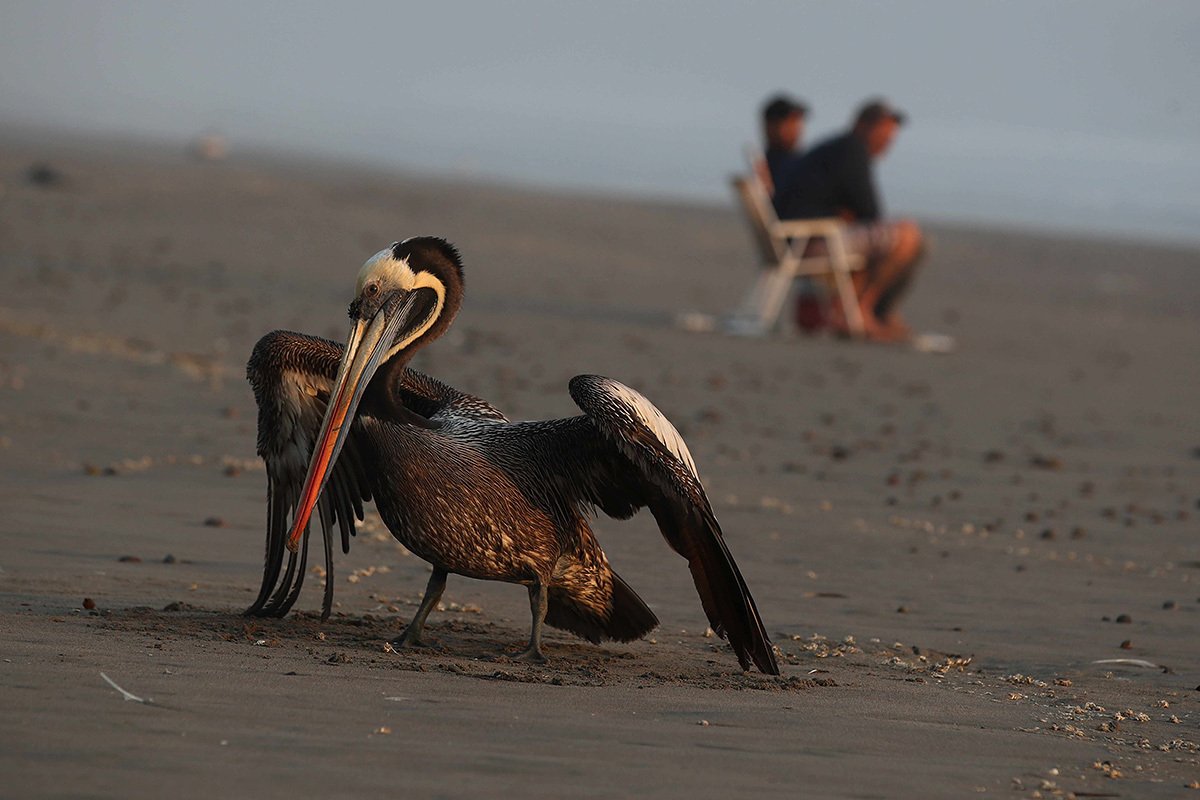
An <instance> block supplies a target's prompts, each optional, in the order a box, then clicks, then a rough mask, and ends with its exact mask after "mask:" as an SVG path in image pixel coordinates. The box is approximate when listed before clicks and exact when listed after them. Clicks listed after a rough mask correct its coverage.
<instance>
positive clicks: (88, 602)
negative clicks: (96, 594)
mask: <svg viewBox="0 0 1200 800" xmlns="http://www.w3.org/2000/svg"><path fill="white" fill-rule="evenodd" d="M83 607H84V608H86V609H87V610H88V611H91V610H92V609H93V608H95V607H96V601H95V600H93V599H92V598H90V597H85V598H83Z"/></svg>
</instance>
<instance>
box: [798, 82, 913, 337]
mask: <svg viewBox="0 0 1200 800" xmlns="http://www.w3.org/2000/svg"><path fill="white" fill-rule="evenodd" d="M904 119H905V117H904V114H902V113H901V112H899V111H897V110H895V109H894V108H892V107H891V106H889V105H888V104H887V103H886V102H885V101H883V100H878V99H876V100H869V101H867V102H866V103H865V104H863V106H862V107H861V108H860V109H859V111H858V114H857V116H856V117H855V120H854V125H853V126H852V127H851V128H850V130H849V131H847V132H845V133H843V134H841V135H839V136H834V137H833V138H830V139H826V140H825V141H823V142H821V143H820V144H818V145H817V146H816V147H814V148H813V149H812V150H810V151H809V152H808V153H806V154H805V155H804V156H803V157H802V158H801V159H800V160H799V161H797V162H796V164H795V166H794V168H793V169H792V170H791V172H790V173H789V175H788V176H787V178H786V179H785V180H784V181H783V182H782V183H781V184H779V185H777V187H776V191H775V207H776V209H777V210H778V212H779V216H780V218H781V219H814V218H818V217H841V218H842V219H845V220H846V221H847V222H849V223H851V224H850V227H849V231H848V235H847V237H846V239H847V245H848V247H849V248H850V250H851V251H852V252H854V253H857V254H859V255H862V256H863V257H864V258H866V260H867V268H866V269H865V270H863V271H862V272H859V273H856V274H855V288H856V289H857V291H858V301H859V306H860V308H861V309H862V316H863V325H864V327H865V329H866V333H867V335H868V336H869V337H870V338H872V339H877V340H883V341H895V340H901V339H906V338H908V336H909V335H910V331H909V329H908V326H907V325H905V324H904V321H903V320H902V319H901V317H900V315H899V314H898V313H897V311H896V309H895V306H896V301H897V300H898V299H899V298H900V295H901V294H902V293H903V291H904V289H906V288H907V286H908V284H909V282H910V280H911V279H912V273H913V270H914V269H915V267H916V263H917V261H918V260H919V259H920V256H921V252H922V248H923V243H922V236H921V229H920V228H919V227H917V224H916V223H915V222H913V221H911V220H888V221H885V220H884V219H883V206H882V203H881V202H880V200H879V194H878V192H877V191H876V190H875V179H874V175H873V172H872V162H873V161H874V160H875V159H877V158H879V157H881V156H882V155H883V154H884V153H885V152H887V149H888V147H889V146H890V145H891V143H892V139H894V138H895V136H896V132H897V131H898V130H899V128H900V126H901V125H903V124H904Z"/></svg>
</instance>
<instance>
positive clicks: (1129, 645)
mask: <svg viewBox="0 0 1200 800" xmlns="http://www.w3.org/2000/svg"><path fill="white" fill-rule="evenodd" d="M1121 649H1122V650H1132V649H1133V642H1132V641H1130V640H1129V639H1126V640H1125V641H1123V642H1121Z"/></svg>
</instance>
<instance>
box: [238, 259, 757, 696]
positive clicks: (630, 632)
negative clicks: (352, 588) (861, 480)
mask: <svg viewBox="0 0 1200 800" xmlns="http://www.w3.org/2000/svg"><path fill="white" fill-rule="evenodd" d="M462 297H463V275H462V260H461V258H460V256H459V253H458V251H457V250H456V249H455V248H454V247H453V245H451V244H450V243H448V242H446V241H445V240H443V239H439V238H434V237H417V238H412V239H407V240H405V241H403V242H397V243H394V244H392V245H391V246H389V247H387V248H386V249H384V250H381V251H380V252H379V253H376V254H375V255H374V256H372V257H371V258H370V259H368V260H367V262H366V263H365V264H364V265H363V267H362V269H361V270H360V271H359V274H358V282H357V286H356V289H355V296H354V300H353V302H352V303H351V304H350V309H349V314H350V320H351V328H350V335H349V339H348V340H347V342H346V344H345V346H344V347H343V346H341V345H339V344H337V343H336V342H332V341H328V340H325V339H320V338H317V337H312V336H306V335H303V334H298V333H290V332H286V331H274V332H272V333H269V334H267V335H266V336H264V337H263V338H262V339H261V340H260V341H259V342H258V344H257V345H256V346H255V348H254V352H253V354H252V355H251V357H250V361H249V363H248V365H247V377H248V379H249V381H250V384H251V386H252V388H253V390H254V396H255V399H256V401H257V403H258V453H259V455H260V456H262V458H263V460H264V461H265V462H266V468H267V487H268V489H267V495H268V511H267V540H266V553H265V560H264V569H263V581H262V587H261V589H260V591H259V594H258V598H257V599H256V600H255V602H254V604H253V605H251V606H250V608H248V609H247V610H246V613H247V614H250V615H257V616H283V615H285V614H286V613H287V612H288V610H289V609H290V608H291V607H292V605H293V604H294V603H295V602H296V599H297V597H298V596H299V593H300V588H301V585H302V583H303V580H304V572H305V569H306V563H307V553H308V547H307V544H308V537H309V532H310V521H311V520H312V518H313V513H314V511H315V512H316V515H317V516H316V519H317V521H318V522H319V524H320V528H321V531H322V537H323V540H324V550H325V569H326V576H325V596H324V602H323V618H327V617H328V615H329V610H330V607H331V603H332V592H333V555H332V553H333V536H334V533H333V531H334V528H335V526H336V527H337V528H338V529H339V530H340V533H341V544H342V550H343V552H349V542H350V536H351V535H352V534H353V533H354V521H355V519H358V520H361V519H362V518H363V505H362V504H363V502H364V501H369V500H371V499H374V502H375V505H376V509H377V510H378V512H379V515H380V517H381V518H382V519H383V521H384V523H385V524H386V525H387V527H388V529H389V530H390V531H391V533H392V535H393V536H395V537H396V539H397V540H399V541H400V543H401V544H403V545H404V546H405V547H406V548H408V550H410V551H411V552H413V553H415V554H416V555H417V556H419V557H421V558H422V559H424V560H425V561H428V562H429V563H430V564H431V565H432V567H433V571H432V574H431V576H430V578H429V584H428V586H427V587H426V589H425V595H424V598H423V599H422V601H421V603H420V606H419V607H418V609H417V612H416V614H415V615H414V617H413V619H412V621H411V622H410V623H409V624H408V626H407V628H405V630H404V633H403V635H402V636H400V637H399V638H398V639H397V640H396V641H395V642H394V644H395V645H397V646H402V647H403V646H413V645H418V644H421V636H422V632H423V630H424V626H425V621H426V619H427V617H428V616H429V613H430V611H431V610H432V609H433V608H434V607H435V606H436V605H437V602H438V599H439V598H440V597H441V595H442V592H443V590H444V589H445V586H446V579H447V576H448V575H449V574H450V573H453V574H455V575H464V576H467V577H470V578H478V579H482V580H494V581H504V582H508V583H517V584H522V585H524V586H526V587H527V588H528V592H529V604H530V611H531V615H532V628H531V631H530V635H529V645H528V647H527V648H526V649H525V650H524V651H523V652H522V653H521V654H520V655H519V656H518V658H520V659H523V660H528V661H534V662H540V661H543V660H544V656H543V654H542V648H541V639H542V629H543V625H551V626H553V627H556V628H561V629H564V630H567V631H570V632H572V633H574V634H576V635H578V636H580V637H582V638H584V639H587V640H588V641H590V642H593V643H598V642H600V641H603V640H615V641H622V642H624V641H633V640H635V639H639V638H641V637H643V636H645V635H646V634H647V633H649V632H650V631H651V630H653V629H654V627H655V626H657V625H658V619H657V618H656V617H655V615H654V613H653V612H652V611H651V610H650V609H649V608H648V607H647V606H646V604H645V603H644V602H643V601H642V599H641V598H640V597H638V595H637V594H636V593H635V592H634V591H633V589H631V588H630V587H629V586H628V584H626V583H625V581H623V580H622V579H621V578H620V577H619V576H618V575H617V574H616V573H615V572H614V571H613V570H612V568H611V567H610V566H609V563H608V559H607V557H606V556H605V554H604V551H603V550H602V549H601V548H600V544H599V543H598V542H597V541H596V537H595V535H594V534H593V532H592V529H591V526H590V525H589V519H590V518H592V517H593V516H594V514H595V512H596V511H597V510H599V511H603V512H604V513H605V514H607V515H608V516H610V517H614V518H616V519H627V518H629V517H631V516H632V515H633V514H634V513H635V512H636V511H637V510H638V509H640V508H643V507H649V509H650V511H651V513H652V514H653V515H654V517H655V519H656V521H657V522H658V526H659V528H660V530H661V531H662V534H663V536H664V538H665V539H666V540H667V543H668V544H669V545H670V546H671V547H672V548H673V549H674V550H675V551H676V552H677V553H679V554H680V555H682V556H683V557H684V558H686V559H687V562H688V567H689V568H690V570H691V574H692V578H693V581H694V583H695V586H696V590H697V592H698V593H699V595H700V602H701V605H702V606H703V609H704V612H705V614H706V615H707V617H708V621H709V624H710V626H711V627H712V629H713V631H715V632H716V633H717V634H718V635H720V636H721V637H722V638H727V639H728V640H729V643H730V645H731V646H732V648H733V651H734V653H735V654H736V656H737V659H738V662H739V663H740V664H741V667H742V669H743V670H748V669H750V665H751V663H753V664H754V665H755V666H756V667H757V668H758V669H759V670H761V671H762V672H764V673H768V674H771V675H777V674H779V666H778V664H777V662H776V659H775V653H774V650H773V648H772V646H771V644H770V642H769V641H768V639H767V634H766V632H765V630H764V629H763V624H762V620H761V618H760V617H759V614H758V609H757V608H756V607H755V604H754V599H753V598H752V597H751V595H750V590H749V589H748V588H747V587H746V582H745V581H744V580H743V579H742V575H741V573H740V572H739V571H738V568H737V564H735V563H734V560H733V556H732V555H731V554H730V552H729V550H728V549H727V547H726V546H725V541H724V537H723V535H722V533H721V528H720V526H719V525H718V524H717V520H716V517H715V516H714V515H713V511H712V507H711V505H710V504H709V501H708V497H707V496H706V495H705V493H704V488H703V486H702V485H701V482H700V478H699V475H698V473H697V470H696V464H695V462H694V461H693V460H692V456H691V454H690V453H689V452H688V448H687V445H686V444H685V443H684V441H683V438H682V437H681V436H680V435H679V433H678V431H676V430H675V428H674V427H673V426H672V425H671V423H670V422H669V421H667V419H666V417H664V416H663V415H662V413H661V412H659V410H658V409H657V408H655V407H654V406H653V405H652V404H651V403H650V401H649V400H647V399H646V398H645V397H643V396H642V395H641V394H639V393H638V392H636V391H634V390H633V389H630V388H629V387H627V386H624V385H623V384H621V383H618V382H617V381H614V380H610V379H608V378H602V377H599V376H595V375H580V376H577V377H575V378H573V379H572V380H571V381H570V384H569V391H570V394H571V397H572V398H573V399H574V400H575V402H576V403H577V404H578V405H579V407H580V409H581V410H582V411H583V414H582V415H580V416H576V417H571V418H568V419H554V420H544V421H537V422H516V423H514V422H510V421H509V420H508V419H506V418H505V417H504V415H503V414H501V413H500V412H499V411H497V410H496V409H495V408H493V407H492V406H491V405H490V404H488V403H487V402H486V401H484V400H482V399H480V398H478V397H474V396H472V395H469V394H465V393H463V392H459V391H456V390H455V389H452V388H451V387H449V386H447V385H445V384H443V383H441V382H440V381H438V380H435V379H434V378H431V377H429V376H427V375H423V374H421V373H420V372H417V371H416V370H413V369H410V368H409V366H408V364H409V362H410V361H411V360H412V358H413V356H414V354H415V353H416V352H417V351H418V350H419V349H420V348H421V347H424V346H425V345H427V344H429V343H430V342H432V341H433V340H435V339H437V338H438V337H439V336H441V335H442V334H444V333H445V332H446V330H447V329H448V328H449V327H450V324H451V323H452V322H453V320H454V317H455V315H456V314H457V313H458V310H459V308H460V306H461V303H462ZM289 520H290V521H289ZM285 549H286V550H287V551H288V552H287V554H286V561H287V564H286V567H284V564H283V562H284V560H285ZM281 571H282V572H283V577H282V579H280V572H281Z"/></svg>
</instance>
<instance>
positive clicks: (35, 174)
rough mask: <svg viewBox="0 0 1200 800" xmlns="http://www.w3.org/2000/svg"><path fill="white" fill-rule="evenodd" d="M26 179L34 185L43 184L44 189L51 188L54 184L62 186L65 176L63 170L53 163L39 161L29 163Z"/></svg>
mask: <svg viewBox="0 0 1200 800" xmlns="http://www.w3.org/2000/svg"><path fill="white" fill-rule="evenodd" d="M25 180H27V181H28V182H29V183H30V184H32V185H33V186H41V187H42V188H43V189H49V188H51V187H54V186H61V185H62V184H63V181H64V180H65V178H64V176H63V174H62V173H61V172H59V171H58V170H57V169H55V168H54V167H52V166H51V165H49V164H47V163H45V162H43V161H39V162H37V163H35V164H30V165H29V169H28V170H26V171H25Z"/></svg>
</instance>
